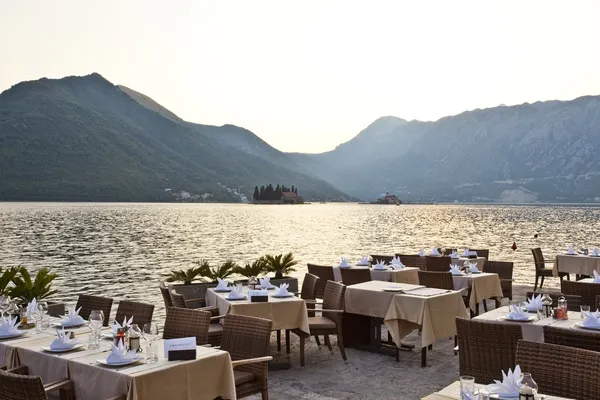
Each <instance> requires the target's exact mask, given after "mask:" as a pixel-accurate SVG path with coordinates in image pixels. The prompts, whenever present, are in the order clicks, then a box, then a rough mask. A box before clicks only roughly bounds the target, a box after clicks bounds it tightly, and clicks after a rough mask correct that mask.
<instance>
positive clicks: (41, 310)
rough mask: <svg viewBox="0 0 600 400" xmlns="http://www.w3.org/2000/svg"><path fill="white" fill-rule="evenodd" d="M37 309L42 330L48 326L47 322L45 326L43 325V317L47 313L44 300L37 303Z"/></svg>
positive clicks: (46, 304) (46, 305)
mask: <svg viewBox="0 0 600 400" xmlns="http://www.w3.org/2000/svg"><path fill="white" fill-rule="evenodd" d="M37 309H38V312H39V314H40V325H41V326H40V328H41V329H42V330H43V329H45V328H47V327H48V324H47V323H46V324H45V325H46V326H44V319H45V318H46V315H47V314H48V303H47V302H45V301H41V302H39V303H38V305H37Z"/></svg>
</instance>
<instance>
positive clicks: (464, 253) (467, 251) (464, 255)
mask: <svg viewBox="0 0 600 400" xmlns="http://www.w3.org/2000/svg"><path fill="white" fill-rule="evenodd" d="M462 256H463V257H469V249H465V251H463V253H462Z"/></svg>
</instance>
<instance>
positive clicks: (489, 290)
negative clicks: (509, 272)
mask: <svg viewBox="0 0 600 400" xmlns="http://www.w3.org/2000/svg"><path fill="white" fill-rule="evenodd" d="M452 282H453V283H454V290H464V289H466V288H471V295H470V297H469V308H470V309H471V311H473V313H475V315H477V314H479V307H478V306H479V303H481V302H482V301H484V300H488V299H494V300H497V301H499V300H500V299H502V286H501V285H500V277H499V276H498V274H495V273H487V272H481V273H470V274H463V275H452Z"/></svg>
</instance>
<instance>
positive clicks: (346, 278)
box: [340, 268, 371, 286]
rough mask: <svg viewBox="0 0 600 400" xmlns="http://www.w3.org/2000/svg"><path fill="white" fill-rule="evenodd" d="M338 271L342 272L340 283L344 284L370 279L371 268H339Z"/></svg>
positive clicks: (354, 283) (353, 283)
mask: <svg viewBox="0 0 600 400" xmlns="http://www.w3.org/2000/svg"><path fill="white" fill-rule="evenodd" d="M340 273H341V274H342V283H343V284H344V285H346V286H348V285H356V284H357V283H363V282H369V281H370V280H371V270H370V269H366V268H360V269H352V268H340Z"/></svg>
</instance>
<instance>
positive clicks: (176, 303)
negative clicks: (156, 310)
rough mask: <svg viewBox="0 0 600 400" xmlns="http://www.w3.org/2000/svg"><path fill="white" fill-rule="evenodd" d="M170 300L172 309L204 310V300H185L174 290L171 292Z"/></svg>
mask: <svg viewBox="0 0 600 400" xmlns="http://www.w3.org/2000/svg"><path fill="white" fill-rule="evenodd" d="M171 300H172V301H173V307H181V308H206V301H205V300H204V299H190V300H187V299H186V298H185V296H184V295H182V294H180V293H177V292H176V291H175V290H171Z"/></svg>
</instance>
